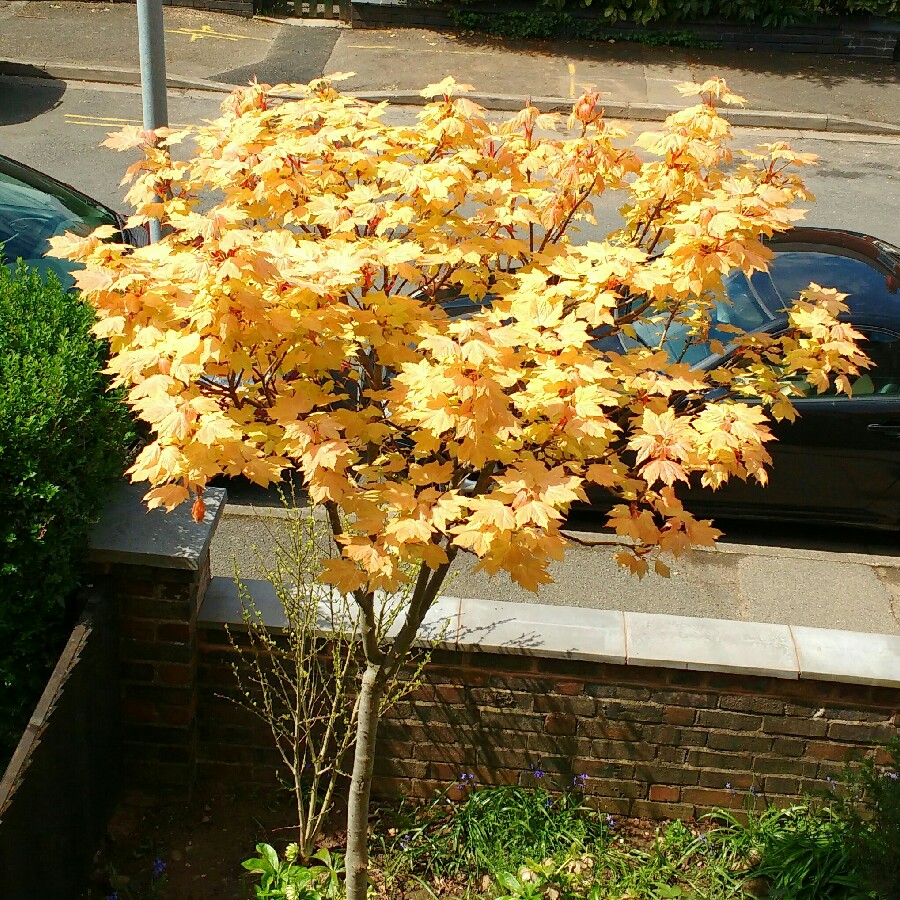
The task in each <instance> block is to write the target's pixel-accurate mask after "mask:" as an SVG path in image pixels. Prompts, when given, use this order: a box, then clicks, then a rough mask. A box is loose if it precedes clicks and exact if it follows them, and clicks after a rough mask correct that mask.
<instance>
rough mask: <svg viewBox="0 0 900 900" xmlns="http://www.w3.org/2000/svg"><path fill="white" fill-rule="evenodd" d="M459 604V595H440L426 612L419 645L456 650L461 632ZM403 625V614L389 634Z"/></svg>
mask: <svg viewBox="0 0 900 900" xmlns="http://www.w3.org/2000/svg"><path fill="white" fill-rule="evenodd" d="M459 604H460V601H459V599H458V598H457V597H438V598H437V600H435V601H434V603H433V604H432V605H431V609H429V610H428V612H427V613H426V614H425V619H424V620H423V621H422V625H421V627H420V628H419V633H418V636H417V638H416V643H417V644H418V645H419V646H426V647H443V648H445V649H448V650H454V649H455V648H456V641H457V635H458V633H459ZM402 626H403V622H402V615H401V616H398V617H397V620H396V621H395V622H394V623H393V624H392V625H391V627H390V628H389V629H388V636H389V637H393V636H394V635H396V634H397V632H398V631H399V630H400V628H401V627H402Z"/></svg>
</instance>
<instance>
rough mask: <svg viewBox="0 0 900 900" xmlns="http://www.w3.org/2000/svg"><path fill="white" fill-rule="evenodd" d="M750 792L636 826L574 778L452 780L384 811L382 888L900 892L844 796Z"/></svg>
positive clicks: (520, 895)
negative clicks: (781, 800)
mask: <svg viewBox="0 0 900 900" xmlns="http://www.w3.org/2000/svg"><path fill="white" fill-rule="evenodd" d="M747 800H748V804H747V806H746V808H745V810H744V812H743V814H741V813H734V812H729V811H718V812H717V813H715V814H714V815H711V816H708V817H705V818H704V819H703V820H701V821H699V822H681V821H676V822H670V823H667V824H661V825H659V826H651V827H650V829H649V830H646V831H640V830H639V827H640V826H638V825H636V823H634V822H628V823H621V822H617V821H616V819H615V818H614V817H612V816H608V815H606V814H605V813H603V812H597V811H595V810H592V809H590V808H589V807H588V806H587V805H586V803H585V798H584V796H583V794H582V793H581V792H580V790H577V789H569V790H566V791H562V792H556V793H554V792H552V791H549V790H547V789H546V788H545V787H544V786H543V785H542V784H540V785H536V786H534V787H494V788H477V787H476V788H474V789H473V788H472V787H471V786H470V785H465V784H464V785H462V786H461V787H460V786H456V785H454V786H452V787H451V788H450V789H449V790H448V791H446V792H444V793H443V794H441V795H439V796H438V797H437V798H436V799H435V800H434V801H433V802H432V803H431V804H429V805H426V806H420V807H415V806H410V805H404V806H401V807H400V808H399V809H397V810H394V811H382V812H381V813H380V815H379V816H378V822H377V825H376V830H375V854H374V856H375V860H376V865H377V868H378V870H379V875H378V877H377V879H376V883H377V885H378V890H379V893H378V896H383V897H405V896H407V892H409V891H411V890H412V887H413V886H414V885H419V886H420V890H424V891H426V893H425V894H423V895H422V896H428V895H434V896H446V897H465V898H468V900H534V898H555V900H622V898H626V897H627V898H629V900H664V898H676V897H677V898H685V900H688V898H693V900H724V898H729V897H735V898H751V897H756V896H759V897H764V896H765V897H768V898H772V900H774V898H781V900H863V898H879V897H883V898H884V900H895V898H891V897H890V895H888V894H881V893H877V892H875V891H874V890H872V889H871V888H870V887H868V886H867V885H868V884H869V881H868V878H867V873H866V871H865V867H864V865H863V864H862V862H861V860H862V855H861V854H860V853H859V852H858V851H857V850H856V849H855V848H856V847H857V846H858V834H857V837H856V838H854V834H856V833H857V832H856V830H855V829H856V828H857V825H856V824H854V823H853V821H852V817H848V816H847V815H845V814H843V813H842V812H841V811H840V804H838V803H835V804H834V805H832V804H831V803H830V802H826V801H817V800H808V801H804V802H798V803H796V804H795V805H793V806H790V807H788V808H786V809H780V808H775V807H763V805H762V803H761V801H759V800H758V799H757V798H756V797H755V796H753V795H748V798H747ZM757 806H758V807H759V808H757ZM623 824H625V829H624V830H623V828H622V825H623ZM409 895H410V896H414V893H410V894H409Z"/></svg>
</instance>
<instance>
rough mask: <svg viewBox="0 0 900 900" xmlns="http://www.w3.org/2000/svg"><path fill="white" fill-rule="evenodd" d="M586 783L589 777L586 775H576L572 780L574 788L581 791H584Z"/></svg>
mask: <svg viewBox="0 0 900 900" xmlns="http://www.w3.org/2000/svg"><path fill="white" fill-rule="evenodd" d="M586 783H587V775H585V774H581V775H576V776H575V777H574V778H573V779H572V787H574V788H578V789H579V790H580V789H582V788H583V787H584V786H585V784H586Z"/></svg>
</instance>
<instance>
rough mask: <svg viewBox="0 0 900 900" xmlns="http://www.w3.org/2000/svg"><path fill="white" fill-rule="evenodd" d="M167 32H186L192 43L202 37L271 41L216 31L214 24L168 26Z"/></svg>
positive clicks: (248, 35) (224, 39) (223, 39)
mask: <svg viewBox="0 0 900 900" xmlns="http://www.w3.org/2000/svg"><path fill="white" fill-rule="evenodd" d="M166 34H184V35H187V36H188V37H190V39H191V43H192V44H193V43H194V41H199V40H200V38H217V39H218V40H220V41H263V43H266V44H268V43H270V41H271V38H261V37H255V36H253V35H250V34H231V33H230V32H227V31H216V30H214V29H213V27H212V25H201V26H200V28H167V29H166Z"/></svg>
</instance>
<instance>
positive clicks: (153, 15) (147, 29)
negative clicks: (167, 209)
mask: <svg viewBox="0 0 900 900" xmlns="http://www.w3.org/2000/svg"><path fill="white" fill-rule="evenodd" d="M137 15H138V51H139V53H140V57H141V100H142V102H143V107H144V128H145V129H146V130H147V131H153V130H155V129H157V128H163V127H165V126H167V125H168V124H169V110H168V103H167V100H166V40H165V32H164V30H163V7H162V0H137ZM159 238H160V226H159V220H158V219H151V220H150V240H151V241H158V240H159Z"/></svg>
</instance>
